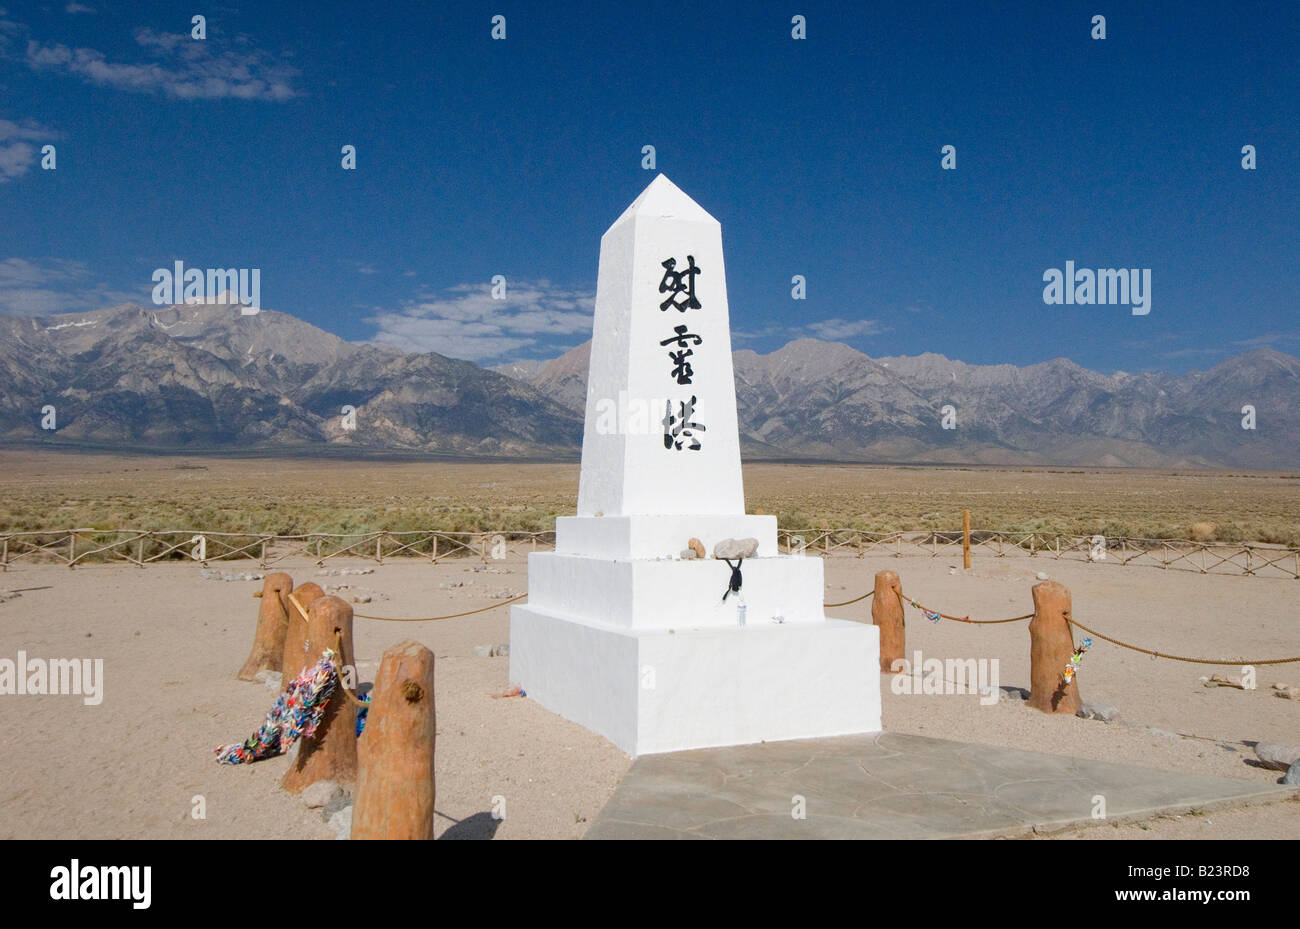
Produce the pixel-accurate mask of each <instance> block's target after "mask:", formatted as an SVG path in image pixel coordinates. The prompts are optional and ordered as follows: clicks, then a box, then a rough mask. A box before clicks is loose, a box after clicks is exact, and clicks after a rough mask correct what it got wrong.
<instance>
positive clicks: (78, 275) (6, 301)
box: [0, 258, 148, 316]
mask: <svg viewBox="0 0 1300 929" xmlns="http://www.w3.org/2000/svg"><path fill="white" fill-rule="evenodd" d="M147 296H148V295H147V293H135V294H133V293H128V292H126V291H120V290H115V289H113V288H111V287H109V286H108V285H107V284H105V283H103V282H102V281H96V280H95V278H94V275H93V274H92V273H91V271H90V269H89V268H88V267H86V265H84V264H82V263H81V262H79V261H64V260H61V259H50V260H47V261H40V262H33V261H28V260H26V259H25V258H6V259H5V260H3V261H0V313H4V314H7V315H11V316H49V315H52V314H55V313H79V312H82V311H84V310H97V309H101V308H103V307H106V306H114V305H116V304H118V303H139V302H142V301H143V300H145V299H147Z"/></svg>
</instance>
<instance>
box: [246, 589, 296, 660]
mask: <svg viewBox="0 0 1300 929" xmlns="http://www.w3.org/2000/svg"><path fill="white" fill-rule="evenodd" d="M291 590H293V578H291V577H290V576H289V575H287V574H281V573H278V572H277V573H276V574H268V575H267V576H266V580H265V581H263V582H262V603H261V605H260V606H258V608H257V631H256V632H254V633H253V649H252V651H250V652H249V653H248V660H247V661H245V662H244V666H243V667H242V668H240V669H239V674H238V675H237V677H238V678H239V679H240V680H241V681H252V680H256V679H257V674H258V672H259V671H280V670H281V669H283V668H284V634H285V633H286V632H287V631H288V630H289V611H290V610H291V609H293V607H292V606H290V605H289V591H291Z"/></svg>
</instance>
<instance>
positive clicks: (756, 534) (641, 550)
mask: <svg viewBox="0 0 1300 929" xmlns="http://www.w3.org/2000/svg"><path fill="white" fill-rule="evenodd" d="M691 539H699V540H700V541H701V542H702V543H703V544H704V548H705V551H706V552H708V553H709V554H710V555H712V554H713V546H714V545H716V544H717V543H718V542H721V541H722V540H723V539H757V540H758V554H759V556H760V557H762V556H770V555H776V554H777V547H776V517H775V516H750V515H745V514H737V515H724V516H718V515H700V514H691V515H678V516H673V515H643V516H561V517H558V518H557V519H556V520H555V550H556V551H557V552H560V553H561V554H566V555H593V556H598V557H602V558H616V559H627V558H676V557H677V556H678V555H679V554H681V552H682V550H683V549H685V548H686V544H687V543H688V542H689V541H690V540H691Z"/></svg>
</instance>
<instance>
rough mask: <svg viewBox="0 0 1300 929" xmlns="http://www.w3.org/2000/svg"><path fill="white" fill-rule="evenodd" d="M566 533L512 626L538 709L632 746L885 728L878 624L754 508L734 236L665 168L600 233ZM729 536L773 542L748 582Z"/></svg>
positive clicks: (514, 652)
mask: <svg viewBox="0 0 1300 929" xmlns="http://www.w3.org/2000/svg"><path fill="white" fill-rule="evenodd" d="M555 534H556V540H555V551H554V552H536V553H533V554H531V555H529V556H528V603H527V605H525V606H516V607H513V608H512V610H511V615H510V679H511V681H512V682H514V683H517V684H519V685H520V686H522V687H523V688H524V690H525V691H526V693H527V695H528V697H529V698H530V699H532V700H536V701H537V702H538V703H540V704H541V705H542V706H544V707H546V708H548V709H550V710H552V711H553V712H556V713H558V714H560V715H561V716H564V717H566V718H568V719H570V720H573V721H574V722H577V723H580V724H581V725H583V726H586V727H587V728H588V729H591V730H593V731H595V732H598V733H600V734H601V735H603V736H605V737H606V738H608V739H609V740H610V741H612V742H613V743H614V744H615V745H617V746H618V747H619V748H621V749H623V750H624V751H625V752H627V753H629V754H631V755H642V754H651V753H655V752H668V751H677V750H681V749H689V748H705V747H709V746H717V745H739V744H745V743H750V742H759V741H774V740H780V739H800V738H812V737H815V736H831V735H846V734H849V733H860V732H876V731H879V730H880V672H879V658H878V656H879V652H880V644H879V636H878V631H877V629H876V627H875V626H872V625H866V624H863V623H855V622H847V621H844V620H837V619H828V618H827V617H826V615H825V613H824V611H823V608H822V596H823V580H822V562H821V559H819V558H815V557H802V556H798V555H778V554H777V546H776V517H775V516H748V515H746V514H745V500H744V490H743V486H742V483H741V473H740V441H739V435H738V430H737V425H736V386H735V379H734V376H733V373H732V365H731V330H730V322H729V319H728V311H727V286H726V276H725V273H724V269H723V263H722V227H721V226H720V225H719V223H718V221H717V220H716V219H714V218H713V217H712V216H710V215H709V214H708V213H706V212H705V211H704V210H703V209H702V208H701V207H700V206H699V204H697V203H695V201H693V200H692V199H691V198H690V197H688V196H686V194H684V193H682V191H681V190H679V189H678V188H677V187H676V186H675V185H674V184H673V183H672V182H671V181H669V180H668V178H666V177H664V176H663V175H662V174H661V175H659V176H658V177H656V178H655V179H654V181H653V182H651V184H650V186H649V187H647V188H646V189H645V191H643V192H642V194H641V196H639V197H638V198H637V199H636V201H635V202H634V203H633V204H632V205H631V206H630V207H628V208H627V210H626V211H625V212H624V213H623V215H622V216H620V217H619V218H618V220H617V221H616V222H615V223H614V225H612V226H611V227H610V228H609V230H608V231H607V232H606V233H605V235H604V236H603V237H602V238H601V242H600V270H599V276H598V280H597V285H596V318H595V326H594V332H593V335H592V342H591V367H590V373H589V374H588V381H587V419H586V431H585V433H584V435H583V440H582V472H581V478H580V483H579V486H578V515H577V516H573V517H561V518H559V519H557V520H556V526H555ZM692 538H697V539H699V540H700V541H701V542H703V544H704V546H705V549H706V550H707V554H708V557H706V558H702V559H699V558H696V559H690V558H686V557H683V550H685V549H687V543H688V541H689V540H690V539H692ZM727 539H738V540H743V539H757V541H758V546H757V552H756V553H755V555H754V556H753V557H748V558H745V559H744V560H743V561H742V562H741V563H740V564H739V575H740V577H739V581H740V590H739V591H732V590H731V586H732V584H733V583H735V580H736V576H735V574H734V573H733V571H732V565H735V564H736V562H735V561H734V560H732V561H731V563H730V564H728V562H727V561H724V560H721V559H718V558H714V557H712V555H713V551H714V546H715V545H716V544H717V543H718V542H720V541H723V540H727ZM724 594H726V595H727V596H726V597H725V599H724V596H723V595H724Z"/></svg>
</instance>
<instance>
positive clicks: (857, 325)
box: [805, 317, 885, 342]
mask: <svg viewBox="0 0 1300 929" xmlns="http://www.w3.org/2000/svg"><path fill="white" fill-rule="evenodd" d="M805 329H806V330H807V331H808V332H809V333H811V334H812V335H813V336H815V337H817V338H819V339H825V340H827V341H828V342H838V341H839V340H841V339H853V338H860V337H862V336H868V335H879V334H880V333H882V332H884V331H885V330H884V329H883V328H882V327H881V325H880V323H878V322H876V321H875V320H874V319H839V318H838V317H837V318H834V319H823V320H821V321H819V322H815V323H809V324H808V325H807V326H806V327H805Z"/></svg>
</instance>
